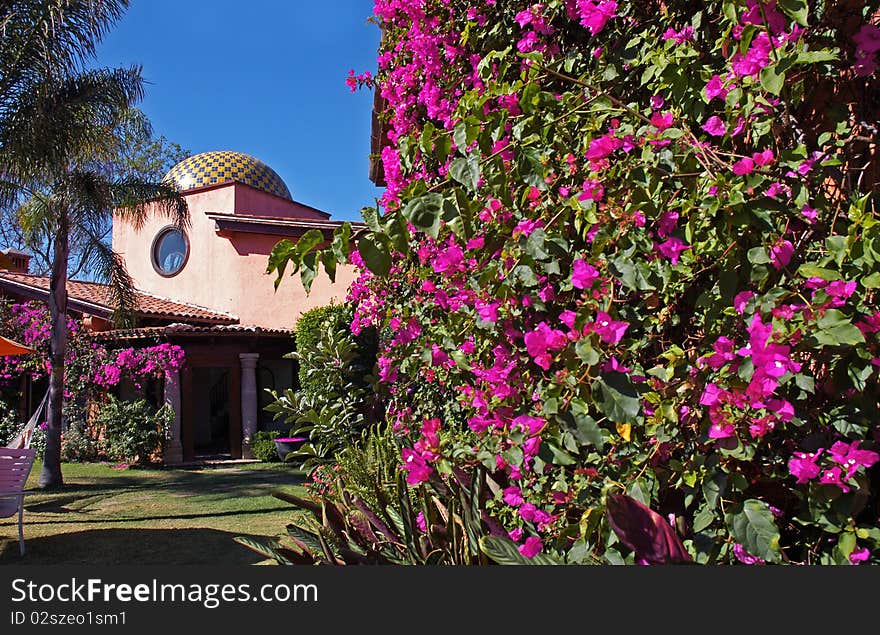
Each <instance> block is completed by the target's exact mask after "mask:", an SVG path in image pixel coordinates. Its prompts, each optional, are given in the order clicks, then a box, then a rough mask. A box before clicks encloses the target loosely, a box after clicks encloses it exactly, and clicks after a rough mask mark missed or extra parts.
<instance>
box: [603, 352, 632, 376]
mask: <svg viewBox="0 0 880 635" xmlns="http://www.w3.org/2000/svg"><path fill="white" fill-rule="evenodd" d="M601 372H603V373H611V372H615V373H631V372H632V368H628V367H626V366H624V365H623V364H621V363H620V362H618V361H617V358H616V357H614V355H612V356H611V358H610V359H609V360H608V361H607V362H605V363H604V364H602V371H601Z"/></svg>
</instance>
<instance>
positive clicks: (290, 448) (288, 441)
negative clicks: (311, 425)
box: [275, 437, 309, 461]
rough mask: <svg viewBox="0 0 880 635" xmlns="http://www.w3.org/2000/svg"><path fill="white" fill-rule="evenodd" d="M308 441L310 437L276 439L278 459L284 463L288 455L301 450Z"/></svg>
mask: <svg viewBox="0 0 880 635" xmlns="http://www.w3.org/2000/svg"><path fill="white" fill-rule="evenodd" d="M308 440H309V438H308V437H276V438H275V451H276V452H278V458H279V459H281V460H282V461H283V460H284V459H285V457H287V455H288V454H290V453H291V452H296V451H297V450H299V449H300V447H301V446H302V444H303V443H305V442H306V441H308Z"/></svg>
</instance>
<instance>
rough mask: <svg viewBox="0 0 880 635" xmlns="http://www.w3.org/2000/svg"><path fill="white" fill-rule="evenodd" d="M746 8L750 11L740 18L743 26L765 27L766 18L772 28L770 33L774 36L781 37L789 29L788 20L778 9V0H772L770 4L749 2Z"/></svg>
mask: <svg viewBox="0 0 880 635" xmlns="http://www.w3.org/2000/svg"><path fill="white" fill-rule="evenodd" d="M746 6H747V7H748V10H747V11H746V12H745V13H743V14H742V17H741V18H740V21H741V22H742V23H743V24H756V25H763V24H765V22H764V18H765V17H766V18H767V21H766V24H767V26H768V27H770V32H771V33H772V34H773V35H779V34H781V33H782V32H784V31H785V30H786V29H787V28H788V20H786V19H785V16H784V15H783V14H782V13H780V11H779V10H778V9H777V8H776V0H770V2H760V1H759V0H747V2H746Z"/></svg>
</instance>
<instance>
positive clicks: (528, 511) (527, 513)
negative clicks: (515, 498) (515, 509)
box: [519, 503, 538, 522]
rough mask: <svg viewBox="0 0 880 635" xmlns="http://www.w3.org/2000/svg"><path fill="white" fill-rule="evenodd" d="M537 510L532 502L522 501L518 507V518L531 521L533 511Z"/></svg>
mask: <svg viewBox="0 0 880 635" xmlns="http://www.w3.org/2000/svg"><path fill="white" fill-rule="evenodd" d="M537 511H538V508H537V507H535V505H533V504H532V503H523V504H522V505H520V507H519V515H520V518H522V519H523V520H526V521H528V522H532V521H533V520H535V512H537Z"/></svg>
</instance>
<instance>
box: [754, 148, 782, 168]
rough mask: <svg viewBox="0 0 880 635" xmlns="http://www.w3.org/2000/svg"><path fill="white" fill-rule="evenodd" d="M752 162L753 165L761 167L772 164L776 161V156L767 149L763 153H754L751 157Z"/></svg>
mask: <svg viewBox="0 0 880 635" xmlns="http://www.w3.org/2000/svg"><path fill="white" fill-rule="evenodd" d="M752 160H753V161H754V162H755V165H757V166H760V167H763V166H765V165H770V164H771V163H773V162H774V161H775V160H776V155H774V154H773V150H771V149H770V148H768V149H766V150H764V151H763V152H755V153H754V154H753V155H752Z"/></svg>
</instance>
